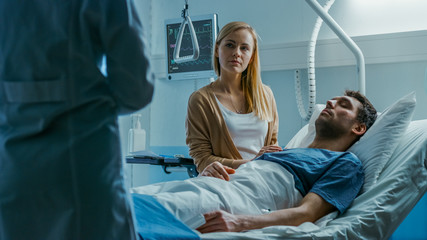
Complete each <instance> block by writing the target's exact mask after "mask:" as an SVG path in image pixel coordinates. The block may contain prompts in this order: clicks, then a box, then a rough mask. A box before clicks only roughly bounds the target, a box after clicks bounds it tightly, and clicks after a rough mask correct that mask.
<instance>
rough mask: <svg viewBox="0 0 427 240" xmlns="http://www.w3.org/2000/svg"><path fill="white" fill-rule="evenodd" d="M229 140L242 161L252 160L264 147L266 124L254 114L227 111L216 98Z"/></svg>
mask: <svg viewBox="0 0 427 240" xmlns="http://www.w3.org/2000/svg"><path fill="white" fill-rule="evenodd" d="M215 99H216V101H217V103H218V105H219V108H220V109H221V113H222V117H223V118H224V121H225V123H226V124H227V128H228V131H229V133H230V136H231V139H232V140H233V142H234V145H235V146H236V148H237V150H238V151H239V153H240V155H241V156H242V158H243V159H252V158H254V157H255V156H256V154H257V153H258V152H259V150H260V149H261V148H262V147H263V146H264V142H265V137H266V136H267V131H268V123H267V121H266V120H261V119H259V118H258V117H257V116H255V113H253V112H251V113H246V114H238V113H235V112H233V111H231V110H229V109H227V108H226V107H225V106H224V105H222V104H221V102H220V101H219V100H218V98H216V97H215Z"/></svg>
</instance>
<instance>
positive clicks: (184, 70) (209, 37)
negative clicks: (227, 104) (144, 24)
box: [165, 14, 218, 80]
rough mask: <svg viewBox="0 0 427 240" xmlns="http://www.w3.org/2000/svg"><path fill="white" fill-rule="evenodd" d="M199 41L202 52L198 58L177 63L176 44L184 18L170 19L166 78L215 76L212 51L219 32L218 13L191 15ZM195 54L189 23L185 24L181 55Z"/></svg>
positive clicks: (168, 21)
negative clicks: (175, 57)
mask: <svg viewBox="0 0 427 240" xmlns="http://www.w3.org/2000/svg"><path fill="white" fill-rule="evenodd" d="M190 18H191V22H192V23H193V27H194V30H195V32H196V35H197V41H198V43H199V49H200V54H199V58H198V59H197V60H193V61H189V62H184V63H179V64H178V63H176V62H175V61H174V60H173V52H174V49H175V46H176V42H177V38H178V32H179V28H180V26H181V23H182V21H183V18H176V19H168V20H166V21H165V25H166V60H167V64H166V67H167V69H166V75H167V76H166V78H167V79H169V80H188V79H205V78H215V77H216V75H215V71H214V70H213V66H212V51H213V47H214V46H215V39H216V36H217V32H218V20H217V15H216V14H208V15H201V16H190ZM192 54H193V44H192V42H191V35H190V31H189V28H188V25H185V29H184V34H183V37H182V42H181V49H180V54H179V56H180V57H181V56H187V55H192Z"/></svg>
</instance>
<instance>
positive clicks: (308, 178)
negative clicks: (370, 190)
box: [258, 148, 364, 213]
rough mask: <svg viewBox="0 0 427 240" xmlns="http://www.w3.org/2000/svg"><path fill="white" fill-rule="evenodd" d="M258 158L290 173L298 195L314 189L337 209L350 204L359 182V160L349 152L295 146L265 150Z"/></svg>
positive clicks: (359, 187) (360, 177)
mask: <svg viewBox="0 0 427 240" xmlns="http://www.w3.org/2000/svg"><path fill="white" fill-rule="evenodd" d="M258 159H259V160H267V161H272V162H276V163H278V164H279V165H281V166H282V167H284V168H285V169H286V170H288V171H289V172H290V173H292V175H293V176H294V180H295V187H296V188H297V189H298V191H299V192H300V193H301V195H302V196H305V195H306V194H307V193H308V192H313V193H316V194H318V195H319V196H321V197H322V198H323V199H324V200H325V201H327V202H328V203H330V204H332V205H333V206H335V207H336V208H337V209H338V210H339V211H340V213H343V212H344V211H345V210H346V209H347V208H348V207H349V206H350V204H351V203H352V201H353V200H354V198H355V197H356V196H357V194H358V193H359V191H360V189H361V187H362V185H363V179H364V172H363V166H362V163H361V162H360V160H359V159H358V158H357V157H356V156H355V155H354V154H353V153H350V152H334V151H329V150H325V149H317V148H295V149H285V150H284V151H282V152H275V153H265V154H263V155H262V156H260V157H259V158H258Z"/></svg>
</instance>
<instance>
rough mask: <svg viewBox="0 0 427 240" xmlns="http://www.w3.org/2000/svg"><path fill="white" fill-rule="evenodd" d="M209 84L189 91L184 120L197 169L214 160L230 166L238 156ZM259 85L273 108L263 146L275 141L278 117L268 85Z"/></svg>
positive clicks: (188, 143)
mask: <svg viewBox="0 0 427 240" xmlns="http://www.w3.org/2000/svg"><path fill="white" fill-rule="evenodd" d="M211 87H212V84H209V85H207V86H205V87H203V88H201V89H199V90H197V91H195V92H194V93H193V94H191V96H190V99H189V101H188V109H187V119H186V122H185V128H186V134H187V138H186V143H187V145H188V147H189V149H190V156H191V157H192V158H193V159H194V163H195V164H196V166H197V170H198V171H199V172H201V171H203V169H205V168H206V166H207V165H209V164H210V163H212V162H214V161H218V162H220V163H222V164H224V165H226V166H230V167H231V166H232V163H233V161H234V160H237V159H242V156H241V155H240V153H239V151H238V150H237V148H236V146H235V145H234V143H233V140H232V139H231V136H230V134H229V132H228V129H227V125H226V123H225V121H224V118H223V117H222V114H221V110H220V108H219V106H218V103H217V101H216V99H215V94H214V93H213V91H212V88H211ZM263 87H264V91H265V93H266V95H267V98H268V99H269V103H270V104H272V108H271V109H272V111H273V121H271V122H269V123H268V131H267V136H266V138H265V142H264V146H267V145H277V144H278V142H277V134H278V131H279V118H278V114H277V107H276V101H275V100H274V95H273V92H272V91H271V89H270V88H269V87H267V86H266V85H263Z"/></svg>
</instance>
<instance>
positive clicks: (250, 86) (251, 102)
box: [212, 22, 273, 121]
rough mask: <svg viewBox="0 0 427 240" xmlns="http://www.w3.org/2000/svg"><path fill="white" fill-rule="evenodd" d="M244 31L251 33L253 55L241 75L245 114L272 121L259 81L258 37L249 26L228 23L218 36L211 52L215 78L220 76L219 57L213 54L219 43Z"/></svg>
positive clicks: (266, 99) (267, 100)
mask: <svg viewBox="0 0 427 240" xmlns="http://www.w3.org/2000/svg"><path fill="white" fill-rule="evenodd" d="M241 29H246V30H248V31H249V33H251V35H252V38H253V40H254V46H253V53H252V58H251V61H250V62H249V64H248V67H247V68H246V70H245V71H243V73H242V78H241V84H242V88H243V92H244V94H245V98H246V102H247V103H248V105H247V109H246V112H254V113H255V115H256V116H258V117H259V118H260V119H262V120H267V121H272V120H273V114H272V112H273V111H272V109H271V108H272V107H273V106H271V104H269V103H270V102H269V99H268V97H267V95H266V93H265V92H264V87H263V84H262V81H261V68H260V62H259V54H258V41H257V40H258V35H257V33H256V32H255V29H253V28H252V27H251V26H250V25H249V24H247V23H245V22H230V23H228V24H227V25H225V26H224V27H223V28H222V29H221V31H220V32H219V34H218V37H217V38H216V41H215V48H214V52H213V54H212V55H213V61H212V62H213V68H214V70H215V72H216V74H217V76H218V77H219V76H221V67H220V64H219V57H216V56H215V55H216V54H215V53H216V52H217V51H218V47H219V45H220V43H221V41H222V40H223V39H224V38H225V37H226V36H227V35H228V34H230V33H233V32H235V31H238V30H241Z"/></svg>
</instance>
